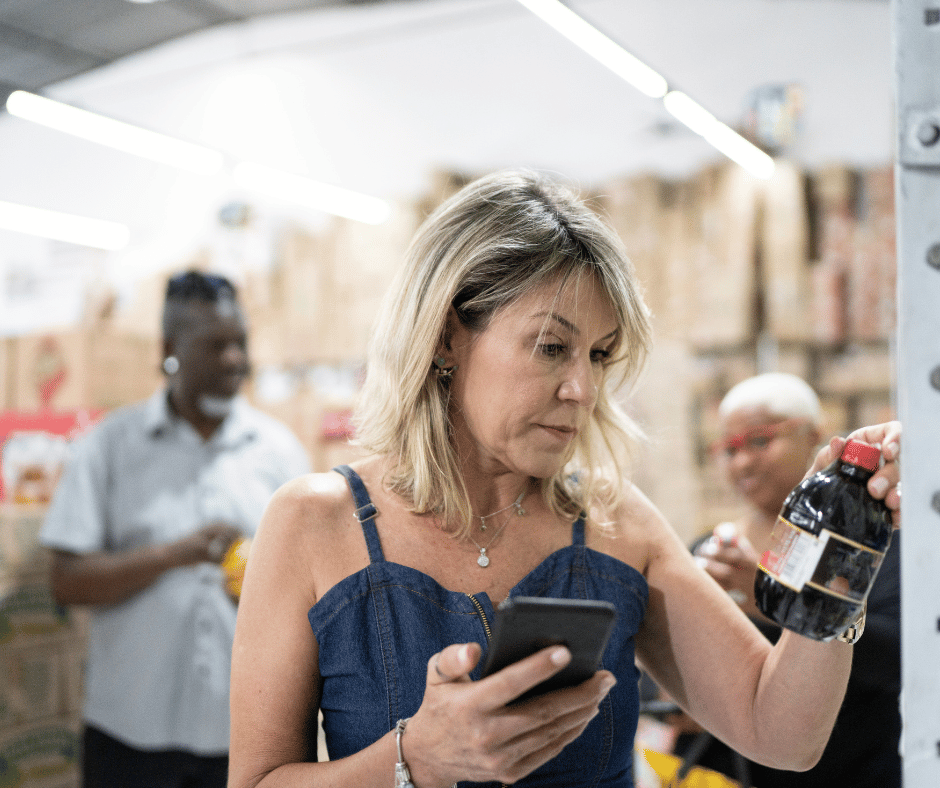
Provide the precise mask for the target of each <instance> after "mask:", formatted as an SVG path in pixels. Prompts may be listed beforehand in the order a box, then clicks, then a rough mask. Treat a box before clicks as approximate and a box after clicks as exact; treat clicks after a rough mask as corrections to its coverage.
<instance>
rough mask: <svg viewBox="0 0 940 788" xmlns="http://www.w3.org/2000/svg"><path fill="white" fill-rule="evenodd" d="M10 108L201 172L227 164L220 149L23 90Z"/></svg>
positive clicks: (61, 128) (77, 133)
mask: <svg viewBox="0 0 940 788" xmlns="http://www.w3.org/2000/svg"><path fill="white" fill-rule="evenodd" d="M6 107H7V112H9V113H10V114H11V115H14V116H16V117H18V118H22V119H23V120H29V121H32V122H33V123H39V124H41V125H43V126H48V127H49V128H51V129H56V130H57V131H62V132H65V133H66V134H73V135H75V136H76V137H81V138H82V139H86V140H89V141H91V142H97V143H99V144H100V145H106V146H108V147H109V148H115V149H116V150H119V151H123V152H124V153H131V154H133V155H135V156H141V157H143V158H145V159H150V160H151V161H156V162H159V163H161V164H169V165H171V166H174V167H179V168H180V169H183V170H189V171H190V172H195V173H198V174H200V175H213V174H215V173H217V172H219V171H220V170H221V169H222V167H223V165H224V164H225V157H224V156H223V155H222V153H221V152H220V151H217V150H212V149H211V148H206V147H203V146H202V145H195V144H193V143H191V142H185V141H183V140H179V139H176V138H174V137H168V136H166V135H165V134H158V133H157V132H155V131H148V130H147V129H142V128H140V127H138V126H133V125H131V124H130V123H123V122H122V121H119V120H113V119H111V118H106V117H104V116H103V115H97V114H95V113H94V112H88V111H87V110H84V109H78V108H77V107H72V106H69V105H68V104H63V103H61V102H59V101H53V100H52V99H47V98H43V97H42V96H37V95H35V94H34V93H27V92H25V91H23V90H15V91H14V92H13V93H11V94H10V96H9V98H8V99H7V104H6Z"/></svg>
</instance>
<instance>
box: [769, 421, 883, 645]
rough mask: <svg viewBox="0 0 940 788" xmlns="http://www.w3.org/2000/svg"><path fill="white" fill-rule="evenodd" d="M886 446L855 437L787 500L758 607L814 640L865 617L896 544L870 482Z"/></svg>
mask: <svg viewBox="0 0 940 788" xmlns="http://www.w3.org/2000/svg"><path fill="white" fill-rule="evenodd" d="M880 460H881V452H880V451H879V450H878V449H877V448H875V447H874V446H869V445H868V444H865V443H861V442H859V441H852V440H850V441H849V442H848V443H846V445H845V448H844V449H843V450H842V455H841V456H840V457H839V459H837V460H836V461H835V462H833V463H832V464H831V465H829V466H828V467H827V468H823V469H822V470H821V471H819V472H818V473H815V474H813V475H812V476H810V477H809V478H807V479H804V480H803V481H802V482H800V484H799V485H797V487H795V488H794V489H793V490H792V492H790V494H789V495H788V496H787V498H786V500H785V501H784V502H783V508H782V509H781V511H780V516H779V517H778V518H777V523H776V525H775V526H774V529H773V532H772V534H771V545H770V549H769V550H767V552H765V553H764V555H763V557H762V558H761V560H760V563H759V564H758V571H757V578H756V579H755V581H754V597H755V601H756V602H757V607H758V608H759V609H760V611H761V612H762V613H763V614H764V615H766V616H767V617H768V618H770V619H771V620H773V621H775V622H777V623H778V624H779V625H780V626H782V627H785V628H786V629H792V630H793V631H795V632H799V633H800V634H801V635H806V636H807V637H810V638H813V639H814V640H821V641H829V640H832V639H833V638H835V637H840V639H842V640H846V641H847V642H854V639H857V634H860V631H859V632H858V633H857V634H856V637H855V638H854V639H849V638H847V637H846V636H845V635H844V633H846V632H847V631H850V630H851V627H852V626H853V624H854V625H856V626H859V624H857V623H856V622H857V621H858V620H861V621H862V622H863V621H864V615H863V614H864V609H865V601H866V599H867V598H868V592H869V591H870V590H871V587H872V584H873V583H874V582H875V576H876V575H877V574H878V569H879V568H880V567H881V561H882V559H883V558H884V554H885V552H886V551H887V550H888V547H889V546H890V544H891V534H892V525H891V512H890V510H889V509H888V507H887V506H886V505H885V503H884V501H880V500H878V499H876V498H873V497H872V496H871V495H870V494H869V492H868V490H867V488H866V486H865V485H866V482H867V481H868V479H870V478H871V476H872V474H874V473H875V471H877V470H878V465H879V462H880Z"/></svg>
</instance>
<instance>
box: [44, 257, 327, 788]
mask: <svg viewBox="0 0 940 788" xmlns="http://www.w3.org/2000/svg"><path fill="white" fill-rule="evenodd" d="M163 356H164V362H163V371H164V373H165V375H166V379H167V385H166V388H164V389H162V390H160V391H158V392H157V393H155V394H154V395H153V396H152V397H151V398H150V399H148V400H146V401H144V402H140V403H137V404H134V405H130V406H128V407H125V408H121V409H119V410H117V411H115V412H113V413H112V414H110V415H109V416H108V417H107V418H105V419H104V420H103V421H102V422H101V423H100V424H99V425H98V426H97V427H95V428H94V429H93V430H92V431H91V432H89V433H88V434H87V435H85V436H83V437H82V438H81V439H80V440H79V441H78V442H77V443H76V445H75V446H74V450H73V454H72V457H71V459H70V461H69V463H68V465H67V467H66V470H65V473H64V475H63V477H62V479H61V481H60V482H59V484H58V487H57V489H56V492H55V496H54V499H53V501H52V504H51V506H50V509H49V512H48V515H47V518H46V521H45V524H44V526H43V529H42V533H41V540H42V542H43V543H44V544H45V545H46V546H47V547H49V548H51V549H52V553H53V562H52V584H53V593H54V595H55V597H56V600H57V601H58V602H59V603H60V604H63V605H88V606H90V608H91V630H90V636H89V651H88V662H87V675H86V686H85V702H84V710H83V718H84V722H85V731H84V745H83V764H82V770H83V778H84V788H184V787H185V788H224V786H225V783H226V772H227V765H228V758H227V751H228V741H229V673H230V663H231V647H232V638H233V635H234V629H235V614H236V604H235V601H234V600H233V599H232V598H231V597H230V595H229V594H228V593H227V592H226V588H225V578H224V574H223V571H222V569H221V568H220V566H219V563H220V561H221V560H222V559H223V557H224V556H225V554H226V552H227V551H228V549H229V547H230V546H232V545H234V544H235V543H236V542H239V541H240V540H242V539H244V538H250V537H251V536H252V535H253V534H254V532H255V530H256V528H257V526H258V523H259V522H260V519H261V513H262V511H263V509H264V507H265V506H266V504H267V502H268V500H269V498H270V497H271V494H272V493H273V492H274V491H275V490H276V489H277V488H278V487H279V486H280V485H281V484H283V483H284V482H286V481H288V480H290V479H292V478H294V477H295V476H298V475H300V474H303V473H306V472H307V471H308V470H309V459H308V454H307V452H306V451H305V450H304V448H303V447H302V446H301V444H300V442H299V441H298V440H297V438H296V437H295V436H294V435H293V434H292V433H291V432H290V431H289V430H288V429H287V427H286V426H284V425H283V424H281V423H280V422H278V421H276V420H274V419H273V418H271V417H269V416H267V415H265V414H264V413H262V412H260V411H258V410H256V409H255V408H253V407H251V406H250V405H249V404H248V403H247V402H245V401H244V400H243V399H242V398H240V397H239V396H238V392H239V389H240V388H241V386H242V384H243V383H244V381H245V379H246V378H247V376H248V374H249V371H250V367H249V359H248V350H247V328H246V321H245V316H244V314H243V312H242V309H241V306H240V305H239V302H238V298H237V294H236V290H235V287H234V286H233V285H232V283H231V282H229V281H228V280H227V279H225V278H223V277H219V276H212V275H207V274H202V273H198V272H195V271H189V272H186V273H183V274H180V275H177V276H174V277H173V278H172V279H170V280H169V283H168V285H167V290H166V299H165V303H164V310H163Z"/></svg>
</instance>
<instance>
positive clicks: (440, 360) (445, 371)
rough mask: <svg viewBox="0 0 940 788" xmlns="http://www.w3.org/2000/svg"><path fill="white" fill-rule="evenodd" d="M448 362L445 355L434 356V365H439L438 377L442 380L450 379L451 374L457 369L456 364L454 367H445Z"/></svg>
mask: <svg viewBox="0 0 940 788" xmlns="http://www.w3.org/2000/svg"><path fill="white" fill-rule="evenodd" d="M446 363H447V359H445V358H444V357H443V356H436V357H435V358H434V366H436V367H437V370H436V371H437V377H438V379H440V380H449V379H450V377H451V375H453V374H454V370H455V369H457V365H456V364H455V365H454V366H452V367H445V366H444V365H445V364H446Z"/></svg>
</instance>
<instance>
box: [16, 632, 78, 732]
mask: <svg viewBox="0 0 940 788" xmlns="http://www.w3.org/2000/svg"><path fill="white" fill-rule="evenodd" d="M63 653H64V647H63V645H62V644H61V643H59V644H54V645H46V644H41V645H33V644H24V645H19V646H4V647H2V648H0V729H2V728H5V727H10V726H12V725H16V724H20V723H25V722H35V721H37V720H41V719H43V718H47V717H54V716H56V715H59V714H62V713H63V711H65V710H64V709H63V707H62V683H63V670H64V667H65V665H64V658H63Z"/></svg>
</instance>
